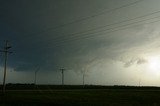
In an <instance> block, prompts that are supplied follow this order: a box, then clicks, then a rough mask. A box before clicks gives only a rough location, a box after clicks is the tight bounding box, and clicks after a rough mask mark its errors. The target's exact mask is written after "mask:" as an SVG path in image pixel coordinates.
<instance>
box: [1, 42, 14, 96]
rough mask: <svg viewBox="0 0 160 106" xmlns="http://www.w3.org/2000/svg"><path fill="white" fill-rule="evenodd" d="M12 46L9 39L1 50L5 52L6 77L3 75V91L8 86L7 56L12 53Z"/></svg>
mask: <svg viewBox="0 0 160 106" xmlns="http://www.w3.org/2000/svg"><path fill="white" fill-rule="evenodd" d="M10 48H11V46H9V45H8V41H7V40H6V41H5V46H4V49H3V50H0V52H2V53H4V77H3V88H2V91H3V93H5V87H6V74H7V57H8V54H9V53H12V52H10V51H9V49H10Z"/></svg>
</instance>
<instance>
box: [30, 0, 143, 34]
mask: <svg viewBox="0 0 160 106" xmlns="http://www.w3.org/2000/svg"><path fill="white" fill-rule="evenodd" d="M142 1H144V0H137V1H134V2H131V3H128V4H125V5H122V6H120V7H117V8H113V9H110V10H107V11H104V12H100V13H97V14H94V15H91V16H88V17H83V18H80V19H77V20H73V21H71V22H68V23H64V24H62V25H58V26H56V27H52V28H48V29H46V30H43V31H40V32H36V33H34V34H36V35H38V34H39V33H40V34H42V33H45V32H48V31H50V30H55V29H58V28H62V27H64V26H67V25H71V24H74V23H78V22H81V21H85V20H89V19H91V18H94V17H97V16H100V15H103V14H106V13H110V12H112V11H116V10H119V9H122V8H125V7H128V6H131V5H135V4H137V3H139V2H142ZM29 35H33V34H29Z"/></svg>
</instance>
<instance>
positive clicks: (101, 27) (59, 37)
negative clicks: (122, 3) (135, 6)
mask: <svg viewBox="0 0 160 106" xmlns="http://www.w3.org/2000/svg"><path fill="white" fill-rule="evenodd" d="M158 13H160V10H158V11H154V12H151V13H148V14H145V15H142V16H137V17H134V18H130V19H126V20H123V21H120V22H115V23H112V24H107V25H104V26H100V27H96V28H92V29H89V30H85V31H81V32H76V33H72V34H68V35H65V36H67V37H68V36H69V37H70V36H72V35H73V36H75V35H80V34H84V35H86V34H90V33H87V32H90V31H95V30H100V29H103V28H105V27H110V26H113V25H118V24H123V23H126V22H130V21H134V20H136V19H141V18H145V17H148V16H152V15H154V14H158ZM158 17H159V16H156V17H152V18H149V19H145V20H142V21H146V20H150V19H154V18H158ZM131 24H132V23H131ZM118 27H122V26H118ZM114 28H115V27H114ZM111 29H112V28H108V29H106V30H111ZM98 32H100V31H98ZM95 33H97V32H95ZM92 34H93V33H92ZM61 38H62V39H65V37H64V36H63V35H62V36H58V37H55V38H53V41H56V40H57V39H60V40H62V39H61Z"/></svg>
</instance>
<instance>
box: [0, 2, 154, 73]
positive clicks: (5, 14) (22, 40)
mask: <svg viewBox="0 0 160 106" xmlns="http://www.w3.org/2000/svg"><path fill="white" fill-rule="evenodd" d="M115 1H116V0H115ZM115 1H112V0H110V1H108V0H100V1H98V2H97V0H93V1H92V0H88V1H81V0H79V1H74V0H70V1H65V0H64V1H56V0H45V1H43V0H32V1H27V0H14V1H13V0H5V1H4V0H2V1H1V3H0V8H1V10H0V13H1V15H0V19H1V20H0V27H1V28H0V33H1V35H3V36H0V40H1V45H3V42H2V41H3V40H5V39H8V40H9V41H10V43H11V44H12V46H13V47H12V51H13V52H14V53H13V54H12V55H10V57H9V60H10V62H9V64H10V66H11V67H13V68H14V69H15V70H16V71H32V70H33V69H34V68H35V67H37V66H40V67H41V69H42V70H45V71H46V70H53V71H54V70H58V68H60V67H66V68H68V69H72V70H83V69H85V70H88V69H87V68H88V67H89V66H90V65H93V64H94V65H96V64H100V62H103V61H108V60H110V59H113V60H116V61H119V57H120V56H121V55H124V54H125V53H126V52H128V51H129V49H132V48H133V47H137V46H141V45H145V44H148V42H149V41H151V39H150V38H149V36H150V35H151V34H152V32H154V31H151V29H150V30H149V28H146V27H145V26H144V25H141V26H139V27H138V28H137V27H134V28H130V29H126V30H124V32H123V30H122V31H120V32H114V33H101V31H100V33H93V32H89V33H93V34H90V35H89V34H86V35H85V34H83V33H82V34H79V35H74V33H78V32H83V31H86V30H89V29H93V28H96V27H98V26H103V25H106V23H111V22H114V23H115V22H118V21H119V20H120V21H121V20H124V19H123V18H122V17H124V16H127V17H128V15H124V16H123V15H122V16H121V15H120V14H127V13H128V14H130V13H131V12H130V9H128V10H127V9H125V10H124V9H122V10H120V11H116V12H115V13H114V12H113V13H110V14H104V15H101V16H99V17H98V18H96V17H95V18H91V19H89V20H86V21H82V22H77V23H74V24H69V25H66V26H64V27H60V28H57V26H61V25H62V26H63V25H64V24H65V23H70V22H72V21H73V20H77V19H79V18H81V17H86V16H88V15H89V16H90V15H93V14H95V13H97V12H99V11H105V10H108V9H110V8H114V6H115V7H116V6H119V5H122V4H123V3H128V2H127V1H118V2H117V1H116V2H117V3H116V4H115ZM132 1H134V0H132ZM139 8H140V6H139ZM131 10H132V9H131ZM141 11H142V10H141ZM132 13H133V14H135V13H137V11H132ZM138 13H139V12H138ZM112 15H113V16H112ZM153 29H154V28H153ZM96 31H97V30H96ZM96 31H94V32H96ZM98 31H99V30H98ZM75 36H76V37H75ZM88 36H89V37H88ZM87 37H88V39H87ZM156 38H157V37H155V38H154V39H156ZM152 40H153V39H152ZM132 55H135V54H132ZM145 62H146V60H145V59H143V58H141V57H140V58H138V59H133V60H132V59H131V60H128V61H127V62H126V63H125V65H124V66H125V67H129V66H131V65H132V64H143V63H145Z"/></svg>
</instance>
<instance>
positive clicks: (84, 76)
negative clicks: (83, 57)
mask: <svg viewBox="0 0 160 106" xmlns="http://www.w3.org/2000/svg"><path fill="white" fill-rule="evenodd" d="M84 77H85V73H83V86H84Z"/></svg>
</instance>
